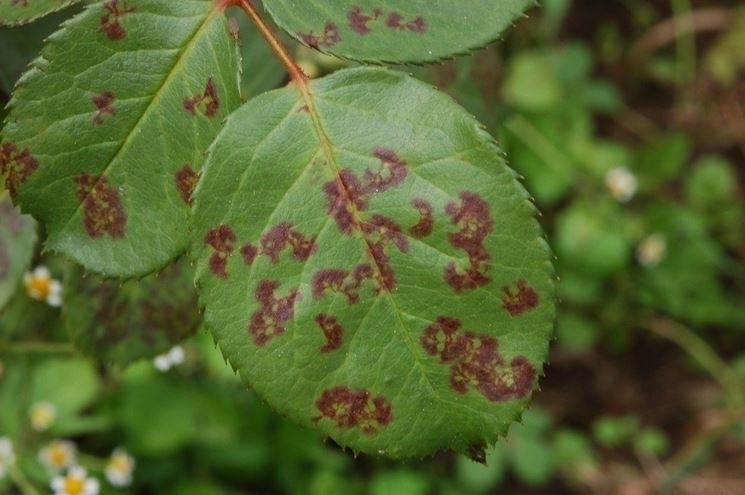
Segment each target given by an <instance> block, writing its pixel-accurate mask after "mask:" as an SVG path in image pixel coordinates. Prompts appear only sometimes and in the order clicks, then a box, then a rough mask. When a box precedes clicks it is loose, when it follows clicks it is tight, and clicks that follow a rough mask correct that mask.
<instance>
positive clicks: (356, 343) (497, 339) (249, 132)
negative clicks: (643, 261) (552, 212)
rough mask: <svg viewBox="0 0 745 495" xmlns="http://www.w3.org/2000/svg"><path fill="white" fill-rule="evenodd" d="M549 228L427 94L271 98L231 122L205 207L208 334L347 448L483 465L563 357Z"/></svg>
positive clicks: (498, 163)
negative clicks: (486, 451)
mask: <svg viewBox="0 0 745 495" xmlns="http://www.w3.org/2000/svg"><path fill="white" fill-rule="evenodd" d="M535 213H536V212H535V209H534V207H533V205H532V204H531V202H530V201H529V199H528V196H527V193H526V192H525V191H524V190H523V188H522V187H521V186H520V185H519V183H518V182H517V180H516V178H515V174H514V173H513V172H512V171H511V170H510V169H509V168H508V167H507V166H506V164H505V162H504V159H503V154H502V153H501V152H500V150H499V149H498V147H497V146H496V144H495V143H494V142H493V140H492V138H491V137H490V136H489V135H488V133H486V131H484V130H483V129H482V128H481V126H480V125H479V124H478V123H477V122H476V121H475V120H474V119H473V118H472V117H470V116H469V115H468V114H467V112H465V111H464V110H463V109H462V108H460V107H459V106H457V105H456V104H455V103H454V102H453V101H452V100H451V99H450V98H448V97H447V96H444V95H442V94H440V93H438V92H437V91H435V90H433V89H432V88H431V87H429V86H427V85H426V84H424V83H421V82H418V81H416V80H414V79H412V78H409V77H408V76H405V75H403V74H401V73H397V72H391V71H388V70H383V69H366V68H363V69H354V70H343V71H339V72H337V73H335V74H333V75H332V76H329V77H327V78H324V79H321V80H317V81H314V82H312V83H310V85H309V87H308V88H307V91H305V92H301V91H300V90H299V89H298V87H297V86H294V85H293V86H289V87H287V88H284V89H281V90H276V91H273V92H270V93H267V94H265V95H263V96H260V97H258V98H256V99H254V100H252V101H250V102H248V103H247V104H246V105H244V106H243V107H242V108H241V109H240V110H238V111H237V112H236V113H235V114H233V115H232V116H231V117H230V118H229V119H228V122H227V124H226V128H225V129H224V130H223V132H222V133H221V134H220V135H219V136H218V138H217V140H216V142H215V143H214V144H213V146H212V147H211V149H210V152H209V157H208V159H207V162H206V165H205V169H204V177H203V179H202V181H201V182H200V185H199V187H198V189H197V192H196V196H195V208H194V235H195V239H194V240H195V243H194V246H193V254H194V257H195V258H196V260H197V261H198V265H197V283H198V289H199V292H200V302H201V304H202V305H204V306H205V319H206V323H207V326H208V327H209V328H210V329H211V330H212V332H213V334H214V336H215V337H216V339H217V341H218V343H219V345H220V347H221V348H222V350H223V352H224V353H225V354H226V356H227V357H228V359H229V361H230V362H231V364H232V365H233V366H234V367H236V368H237V370H238V372H239V374H240V375H241V377H242V378H243V379H244V380H245V381H246V383H247V384H249V385H250V386H251V387H253V388H254V389H255V390H257V391H258V392H259V393H260V394H261V395H262V396H263V397H264V398H265V399H266V400H267V401H268V402H269V403H270V404H271V405H272V406H273V407H275V408H276V409H278V410H279V411H280V412H281V413H283V414H287V415H289V416H291V417H293V418H294V419H296V420H297V421H299V422H300V423H302V424H305V425H308V426H316V427H318V428H320V429H321V430H322V431H324V432H325V433H327V434H328V435H329V436H331V437H332V438H334V440H336V441H337V442H339V443H340V444H341V445H346V446H351V447H352V448H353V449H355V450H358V451H363V452H369V453H385V454H387V455H389V456H391V457H395V458H404V457H415V456H421V455H425V454H429V453H432V452H434V451H436V450H440V449H448V448H449V449H454V450H456V451H459V452H469V451H470V452H471V453H472V454H474V455H477V453H478V452H479V450H480V448H481V446H483V445H484V444H486V443H489V442H494V441H495V440H496V439H497V438H498V437H499V436H500V435H503V434H504V433H505V431H506V429H507V427H508V426H509V424H510V422H511V421H513V420H514V419H515V418H516V417H517V416H518V415H519V414H520V412H521V411H522V409H523V408H524V407H525V404H526V402H527V400H528V398H529V396H530V394H531V392H532V390H533V388H534V387H535V385H536V382H537V379H538V376H539V375H540V374H541V371H542V366H543V363H544V362H545V360H546V357H547V351H548V342H549V337H550V335H551V332H552V327H553V318H554V292H553V271H552V267H551V263H550V254H549V250H548V247H547V246H546V243H545V241H544V240H543V237H542V233H541V230H540V227H539V225H538V223H537V222H536V220H535V219H534V216H535Z"/></svg>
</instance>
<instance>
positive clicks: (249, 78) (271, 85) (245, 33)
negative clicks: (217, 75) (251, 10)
mask: <svg viewBox="0 0 745 495" xmlns="http://www.w3.org/2000/svg"><path fill="white" fill-rule="evenodd" d="M227 13H228V16H230V18H231V21H230V22H231V23H233V26H234V29H235V28H237V30H236V31H235V32H236V34H237V35H238V36H239V43H240V47H241V61H242V69H243V76H244V77H243V78H242V80H241V87H242V89H243V96H244V98H246V99H248V98H253V97H254V96H258V95H260V94H261V93H264V92H265V91H269V90H272V89H275V88H278V87H279V86H280V84H281V83H282V81H284V80H285V79H286V78H287V72H286V71H285V68H284V67H283V66H282V64H281V63H280V62H279V60H277V57H275V56H274V53H273V52H272V49H271V47H270V46H269V45H268V44H267V43H266V41H264V39H263V38H262V37H261V34H260V33H259V30H258V29H256V26H254V25H253V24H252V23H251V21H250V19H249V18H248V16H246V14H245V13H244V12H243V11H242V10H240V9H239V8H237V7H232V8H230V9H228V11H227Z"/></svg>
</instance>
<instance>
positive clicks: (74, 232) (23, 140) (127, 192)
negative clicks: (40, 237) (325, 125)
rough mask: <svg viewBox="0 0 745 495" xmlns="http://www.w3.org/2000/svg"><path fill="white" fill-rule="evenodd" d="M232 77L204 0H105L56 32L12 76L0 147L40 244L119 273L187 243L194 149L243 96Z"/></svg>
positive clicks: (217, 22) (225, 36) (218, 14)
mask: <svg viewBox="0 0 745 495" xmlns="http://www.w3.org/2000/svg"><path fill="white" fill-rule="evenodd" d="M238 73H239V70H238V54H237V49H236V46H235V42H234V40H233V38H232V37H231V34H230V29H229V27H228V22H227V20H226V18H225V16H224V15H223V12H222V10H221V7H220V6H219V5H218V4H217V3H216V2H214V1H213V0H184V1H179V2H164V1H160V0H107V1H105V2H102V3H98V4H95V5H92V6H90V7H88V8H87V9H86V11H85V12H84V13H83V14H81V15H79V16H77V17H75V18H74V19H73V20H72V21H70V22H68V23H66V25H65V28H64V29H62V30H61V31H59V32H57V33H55V34H54V35H52V36H51V38H50V42H49V43H48V45H47V46H46V47H45V48H44V50H43V51H42V55H41V57H40V58H39V59H37V60H36V61H35V62H34V68H33V69H32V70H31V71H29V72H28V73H27V74H25V75H24V77H23V78H22V79H21V81H20V82H19V86H18V88H17V90H16V92H15V94H14V96H13V100H12V102H11V104H12V106H13V110H12V112H11V114H10V116H9V118H8V124H7V126H6V128H5V130H4V133H3V137H4V142H3V143H2V147H3V148H2V150H3V154H2V155H0V172H1V173H2V174H3V175H4V176H5V182H6V185H7V187H8V189H9V190H10V191H11V194H15V195H17V202H18V203H19V204H20V205H21V206H22V208H23V209H24V211H26V212H28V213H31V214H32V215H34V217H35V218H36V219H37V220H40V221H42V222H44V224H45V225H46V227H47V232H48V240H47V249H50V250H56V251H61V252H63V253H65V254H66V255H68V256H69V257H71V258H72V259H73V260H75V261H76V262H78V263H79V264H81V265H83V266H85V267H87V268H88V269H90V270H93V271H96V272H101V273H106V274H108V275H113V276H121V277H126V276H135V275H144V274H147V273H151V272H153V271H155V270H157V269H159V268H162V267H163V266H165V265H166V264H167V263H168V262H169V261H170V260H172V259H175V258H176V257H177V256H178V255H179V254H180V253H182V252H183V251H184V249H185V247H186V243H187V232H186V227H185V226H186V223H187V219H188V211H189V203H190V201H191V196H190V194H191V190H192V187H193V185H194V184H195V183H196V179H197V178H198V171H199V168H200V164H201V162H202V160H203V152H204V150H205V149H206V148H207V146H208V145H209V143H210V142H211V141H212V139H213V138H214V136H215V135H216V133H217V132H218V130H219V129H220V128H221V126H222V121H223V119H224V117H225V116H226V115H228V114H229V113H230V112H231V110H232V109H233V108H236V107H237V106H238V105H239V103H240V97H239V88H238Z"/></svg>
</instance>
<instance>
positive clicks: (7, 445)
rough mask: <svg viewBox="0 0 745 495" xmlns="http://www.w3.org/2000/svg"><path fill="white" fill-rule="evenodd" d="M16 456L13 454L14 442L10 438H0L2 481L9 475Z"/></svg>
mask: <svg viewBox="0 0 745 495" xmlns="http://www.w3.org/2000/svg"><path fill="white" fill-rule="evenodd" d="M15 462H16V455H15V453H14V452H13V442H11V441H10V438H8V437H0V479H3V478H5V475H6V474H8V468H9V467H10V466H12V465H13V464H15Z"/></svg>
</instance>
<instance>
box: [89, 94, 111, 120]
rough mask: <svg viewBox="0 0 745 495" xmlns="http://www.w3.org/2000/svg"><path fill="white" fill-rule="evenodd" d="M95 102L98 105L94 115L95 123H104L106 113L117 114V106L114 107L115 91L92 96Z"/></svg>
mask: <svg viewBox="0 0 745 495" xmlns="http://www.w3.org/2000/svg"><path fill="white" fill-rule="evenodd" d="M92 101H93V104H94V105H95V106H96V109H97V110H96V113H95V114H94V115H93V125H101V124H103V123H104V115H107V114H108V115H112V116H113V115H116V108H114V93H112V92H111V91H104V92H103V93H101V94H98V95H96V96H94V97H93V98H92Z"/></svg>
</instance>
